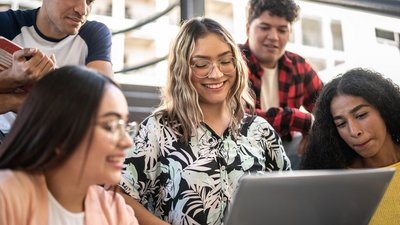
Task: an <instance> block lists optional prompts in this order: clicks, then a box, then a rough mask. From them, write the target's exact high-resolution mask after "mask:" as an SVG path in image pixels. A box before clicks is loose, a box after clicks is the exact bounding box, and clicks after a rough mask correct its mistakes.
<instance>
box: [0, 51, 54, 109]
mask: <svg viewBox="0 0 400 225" xmlns="http://www.w3.org/2000/svg"><path fill="white" fill-rule="evenodd" d="M27 57H30V59H29V60H27V59H26V58H27ZM55 65H56V60H55V57H54V55H52V56H51V57H48V56H46V55H45V54H44V53H42V52H41V51H40V50H38V49H35V48H25V49H22V50H19V51H16V52H15V53H14V54H13V62H12V66H11V67H10V68H8V69H6V70H4V71H1V72H0V102H1V104H0V113H6V112H10V111H13V112H17V111H18V108H19V107H20V106H21V105H22V103H23V101H24V100H25V97H26V92H24V91H22V92H21V91H19V92H16V90H17V89H18V88H19V87H22V86H24V85H29V84H33V83H34V82H36V81H37V80H39V79H40V78H42V77H43V76H44V75H45V74H47V73H48V72H49V71H51V70H53V69H54V68H55Z"/></svg>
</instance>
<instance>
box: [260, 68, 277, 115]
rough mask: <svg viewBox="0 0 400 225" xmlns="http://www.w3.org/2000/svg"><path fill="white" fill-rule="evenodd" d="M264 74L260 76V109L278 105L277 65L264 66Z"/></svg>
mask: <svg viewBox="0 0 400 225" xmlns="http://www.w3.org/2000/svg"><path fill="white" fill-rule="evenodd" d="M263 69H264V75H263V76H262V77H261V94H260V103H261V109H262V110H268V109H269V108H270V107H279V84H278V67H277V66H275V68H273V69H270V68H265V67H263Z"/></svg>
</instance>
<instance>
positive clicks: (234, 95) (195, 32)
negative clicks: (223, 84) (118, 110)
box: [155, 18, 254, 143]
mask: <svg viewBox="0 0 400 225" xmlns="http://www.w3.org/2000/svg"><path fill="white" fill-rule="evenodd" d="M209 33H213V34H216V35H218V36H220V37H221V38H222V40H224V41H225V42H226V43H227V44H228V45H229V46H230V48H231V50H232V53H233V57H234V58H235V59H236V62H235V63H236V76H237V79H236V82H235V84H234V85H233V87H232V89H231V91H230V92H229V93H228V96H227V102H229V103H230V107H231V112H232V116H233V118H232V123H231V129H232V131H234V132H233V133H234V134H235V135H236V134H237V133H238V132H239V127H240V123H241V120H242V119H243V117H244V113H245V107H246V106H248V107H249V109H250V112H251V113H253V112H254V106H253V105H254V101H253V99H252V97H251V95H250V94H249V87H248V78H247V77H248V69H247V65H246V62H245V61H244V60H243V57H242V54H241V52H240V50H239V48H238V46H237V44H236V43H235V41H234V39H233V37H232V35H231V34H230V33H229V32H228V31H227V30H226V29H225V28H224V27H222V26H221V25H220V24H219V23H218V22H216V21H214V20H212V19H208V18H192V19H190V20H188V21H186V22H184V23H183V25H182V26H181V28H180V31H179V33H178V35H177V37H176V39H175V40H174V42H173V44H172V46H171V50H170V54H169V59H168V61H169V62H168V63H169V69H168V78H167V84H166V86H165V88H164V89H163V91H162V99H161V104H160V106H159V107H158V108H157V109H156V111H155V114H156V115H162V117H163V119H164V121H165V122H166V123H167V124H168V125H169V126H171V127H172V128H173V130H174V132H175V134H177V135H178V136H179V137H180V140H181V141H183V142H185V143H188V142H189V140H190V136H191V135H192V132H194V131H195V130H196V128H197V127H198V126H199V124H200V123H201V122H202V121H203V118H204V117H203V113H202V110H201V108H200V105H199V97H198V94H197V91H196V89H195V88H194V86H193V84H192V81H191V76H192V70H191V69H190V60H191V56H192V53H193V50H194V48H195V42H196V40H197V39H199V38H201V37H204V36H206V35H207V34H209Z"/></svg>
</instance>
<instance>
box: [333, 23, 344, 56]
mask: <svg viewBox="0 0 400 225" xmlns="http://www.w3.org/2000/svg"><path fill="white" fill-rule="evenodd" d="M331 32H332V45H333V46H332V47H333V49H334V50H338V51H344V47H343V34H342V24H341V22H340V21H339V20H332V21H331Z"/></svg>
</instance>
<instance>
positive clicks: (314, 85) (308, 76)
mask: <svg viewBox="0 0 400 225" xmlns="http://www.w3.org/2000/svg"><path fill="white" fill-rule="evenodd" d="M303 67H304V101H303V106H304V108H305V109H307V111H309V112H313V110H314V106H315V102H316V100H317V98H318V95H319V93H320V92H321V90H322V87H323V83H322V81H321V79H320V78H319V77H318V75H317V73H316V72H315V71H314V70H313V68H312V67H311V66H310V64H308V63H307V62H304V65H303Z"/></svg>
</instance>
